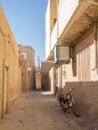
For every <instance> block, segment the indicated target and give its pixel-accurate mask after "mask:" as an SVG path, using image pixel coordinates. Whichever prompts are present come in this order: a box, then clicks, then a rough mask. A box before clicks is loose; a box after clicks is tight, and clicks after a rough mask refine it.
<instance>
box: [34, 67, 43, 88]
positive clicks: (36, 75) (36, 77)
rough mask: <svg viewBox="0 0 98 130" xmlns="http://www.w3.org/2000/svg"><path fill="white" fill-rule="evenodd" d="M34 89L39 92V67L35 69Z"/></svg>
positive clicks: (40, 86)
mask: <svg viewBox="0 0 98 130" xmlns="http://www.w3.org/2000/svg"><path fill="white" fill-rule="evenodd" d="M35 88H36V90H41V89H42V85H41V68H40V66H36V67H35Z"/></svg>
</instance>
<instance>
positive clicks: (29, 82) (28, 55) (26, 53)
mask: <svg viewBox="0 0 98 130" xmlns="http://www.w3.org/2000/svg"><path fill="white" fill-rule="evenodd" d="M18 48H19V54H20V56H21V65H22V90H30V89H34V88H35V63H34V55H35V51H34V49H33V48H31V47H30V46H22V45H18Z"/></svg>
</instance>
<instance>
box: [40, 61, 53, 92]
mask: <svg viewBox="0 0 98 130" xmlns="http://www.w3.org/2000/svg"><path fill="white" fill-rule="evenodd" d="M52 66H54V63H51V62H42V63H41V85H42V90H43V91H46V90H52V88H53V86H52V85H50V82H49V81H50V80H51V79H50V78H51V74H50V76H49V71H50V69H51V67H52ZM50 86H51V88H50Z"/></svg>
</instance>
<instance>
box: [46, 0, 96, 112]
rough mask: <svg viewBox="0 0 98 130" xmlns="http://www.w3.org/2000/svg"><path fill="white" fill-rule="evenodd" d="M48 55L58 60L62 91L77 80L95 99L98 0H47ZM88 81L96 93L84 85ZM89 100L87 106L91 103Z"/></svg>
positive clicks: (57, 77) (59, 80)
mask: <svg viewBox="0 0 98 130" xmlns="http://www.w3.org/2000/svg"><path fill="white" fill-rule="evenodd" d="M55 50H56V51H55ZM46 59H47V60H50V61H51V60H52V61H54V62H55V64H56V71H55V74H56V81H55V84H57V86H58V88H59V90H60V91H62V89H63V88H64V89H63V90H64V91H66V90H65V88H66V89H67V86H68V88H70V87H72V86H74V87H75V85H76V84H78V86H79V87H80V88H81V89H79V90H80V91H81V90H83V91H84V92H85V94H87V95H89V94H91V97H93V99H91V101H92V100H93V101H94V99H95V98H96V91H97V92H98V88H97V87H96V85H97V86H98V1H97V0H73V1H72V0H68V1H67V0H48V5H47V10H46ZM74 84H75V85H74ZM90 84H91V85H90ZM88 85H89V86H92V87H94V89H92V93H93V95H92V93H91V92H90V88H88V87H84V86H88ZM76 86H77V85H76ZM84 89H85V90H84ZM79 90H78V93H79ZM94 93H95V95H94ZM97 94H98V93H97ZM77 97H78V96H77ZM89 99H90V98H89ZM80 101H81V102H83V101H82V100H80ZM86 101H87V100H85V106H86V105H87V104H89V103H88V101H87V102H86ZM96 101H98V98H96ZM85 108H86V107H85ZM94 108H98V104H97V105H94ZM94 112H95V111H94ZM95 113H96V112H95Z"/></svg>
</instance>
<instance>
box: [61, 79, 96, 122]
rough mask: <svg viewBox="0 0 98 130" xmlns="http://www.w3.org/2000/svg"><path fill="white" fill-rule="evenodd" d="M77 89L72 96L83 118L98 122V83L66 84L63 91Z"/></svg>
mask: <svg viewBox="0 0 98 130" xmlns="http://www.w3.org/2000/svg"><path fill="white" fill-rule="evenodd" d="M73 87H74V88H75V90H74V91H73V93H72V95H73V97H74V99H75V101H76V102H77V104H78V106H79V109H80V113H81V116H82V117H85V118H88V119H91V120H96V118H97V116H98V81H89V82H66V84H65V87H64V89H63V91H64V92H65V93H66V92H68V90H69V89H70V88H73Z"/></svg>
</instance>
